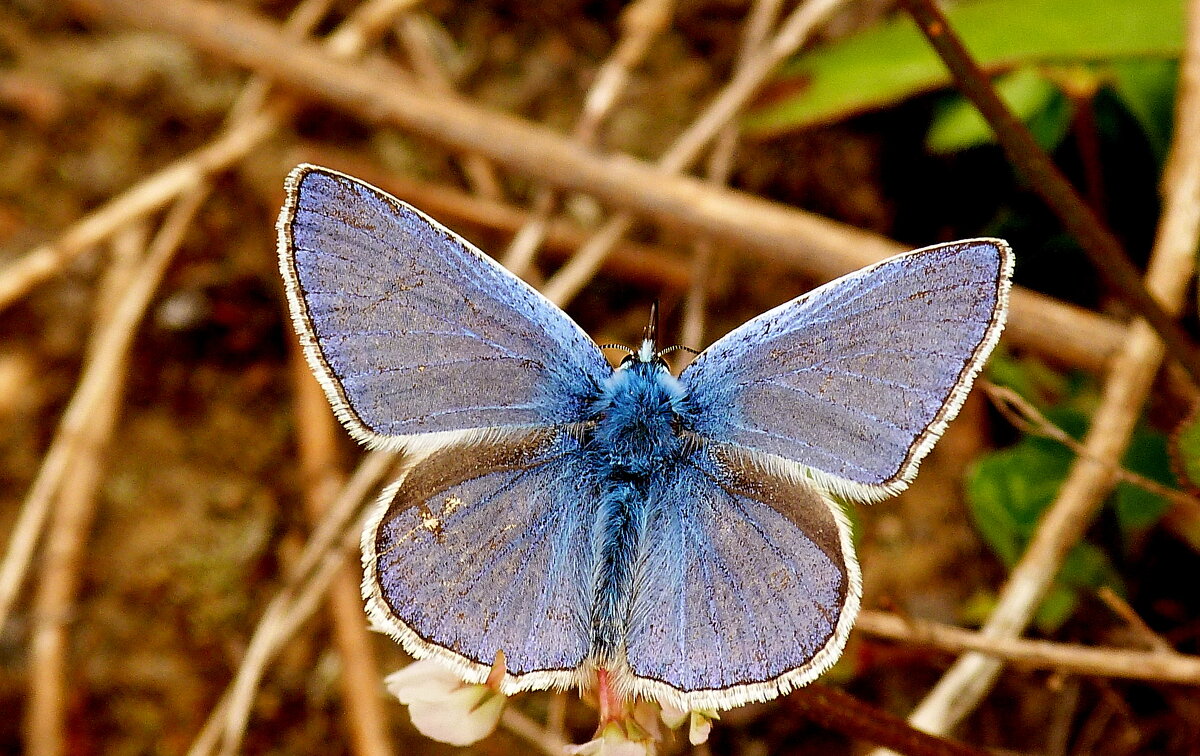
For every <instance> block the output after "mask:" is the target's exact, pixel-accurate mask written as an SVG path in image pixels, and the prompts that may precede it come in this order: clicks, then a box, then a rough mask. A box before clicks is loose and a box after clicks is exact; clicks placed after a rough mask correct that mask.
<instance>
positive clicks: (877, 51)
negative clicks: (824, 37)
mask: <svg viewBox="0 0 1200 756" xmlns="http://www.w3.org/2000/svg"><path fill="white" fill-rule="evenodd" d="M947 16H948V18H949V20H950V23H951V24H952V25H953V27H954V29H955V30H956V31H957V32H958V33H959V34H960V35H961V36H962V37H963V39H964V41H965V43H966V45H967V48H968V49H969V50H970V51H971V53H972V55H973V56H974V58H975V59H976V60H977V61H978V62H979V63H980V64H981V65H982V66H983V67H984V68H985V69H986V70H987V71H988V72H990V73H1001V72H1003V71H1008V70H1011V69H1014V68H1018V67H1020V66H1023V65H1028V64H1037V63H1047V62H1052V63H1071V62H1079V61H1093V62H1095V61H1101V62H1113V61H1118V60H1128V59H1146V58H1158V59H1166V58H1177V57H1178V56H1179V54H1180V51H1181V50H1182V48H1183V4H1182V2H1181V0H1136V2H1134V1H1133V0H979V1H978V2H968V3H963V4H961V5H955V6H954V7H952V8H950V9H949V11H948V12H947ZM1135 76H1136V74H1135ZM949 82H950V78H949V74H948V73H947V72H946V69H945V66H944V65H943V64H942V62H941V60H940V59H939V58H938V57H937V56H936V55H935V54H934V53H933V51H932V50H931V49H930V47H929V44H928V42H927V41H926V40H925V38H924V36H922V35H921V34H920V32H919V31H918V30H917V28H916V26H915V25H914V24H913V23H912V21H911V20H909V18H908V17H907V16H898V17H896V18H895V19H893V20H892V21H891V22H890V23H886V24H883V25H881V26H878V27H875V28H873V29H869V30H867V31H864V32H862V33H861V34H858V35H855V36H853V37H850V38H847V39H845V40H842V41H840V42H837V43H834V44H831V45H826V46H825V47H822V48H820V49H817V50H814V51H812V52H810V53H807V54H805V55H802V56H800V57H799V58H797V59H796V60H795V61H794V62H793V63H791V64H789V65H788V66H787V67H786V69H785V70H784V72H783V74H782V75H781V76H780V78H779V79H778V80H777V81H776V82H775V84H774V86H773V87H772V90H773V94H774V97H773V98H771V97H770V95H768V99H770V100H771V101H769V102H767V101H764V102H763V103H762V104H760V105H759V106H757V107H756V108H754V109H753V110H752V111H751V112H750V113H749V115H748V117H747V119H746V122H745V124H744V126H745V129H746V131H747V132H748V133H750V134H752V135H756V136H762V135H766V134H772V133H779V132H782V131H787V130H791V129H798V128H803V127H806V126H811V125H813V124H819V123H831V122H834V121H838V120H841V119H843V118H846V117H848V116H851V115H854V114H857V113H862V112H865V111H868V110H874V109H878V108H880V107H883V106H886V105H891V104H893V103H897V102H900V101H901V100H904V99H907V98H909V97H912V96H913V95H915V94H919V93H922V92H929V91H933V90H935V89H939V88H942V87H944V86H946V85H947V84H949ZM1136 98H1137V95H1133V96H1132V99H1136Z"/></svg>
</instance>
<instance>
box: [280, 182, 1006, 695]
mask: <svg viewBox="0 0 1200 756" xmlns="http://www.w3.org/2000/svg"><path fill="white" fill-rule="evenodd" d="M278 228H279V259H280V267H281V269H282V272H283V277H284V281H285V282H286V288H287V296H288V302H289V304H290V307H291V312H292V316H293V319H294V321H295V327H296V331H297V333H298V334H299V337H300V340H301V341H302V342H303V345H304V351H305V354H306V355H307V357H308V361H309V364H310V365H311V367H312V369H313V372H314V373H315V374H316V375H317V377H318V378H319V379H320V381H321V384H322V386H324V389H325V392H326V394H327V395H328V397H329V401H330V403H331V404H332V405H333V408H334V410H335V411H336V412H337V415H338V417H339V418H340V419H341V421H342V422H343V423H344V424H345V426H346V427H347V428H348V429H349V431H350V433H351V434H352V435H353V436H354V437H355V438H356V439H358V440H359V441H361V442H363V443H365V444H367V445H368V446H371V447H373V448H380V449H390V450H395V451H403V452H404V453H405V455H406V460H407V466H406V469H405V472H404V473H403V476H402V477H401V479H400V480H399V481H397V482H396V483H394V484H393V485H391V486H389V487H388V488H387V489H386V490H385V491H384V493H383V495H382V497H381V498H380V500H379V503H378V505H377V508H376V510H375V512H374V514H373V516H372V517H371V518H370V521H369V524H368V527H367V529H366V532H365V534H364V536H363V541H362V546H363V565H364V568H365V578H364V582H363V594H364V597H365V599H366V602H367V607H368V611H369V613H370V615H371V617H372V618H373V619H374V620H375V622H376V623H377V624H378V625H379V626H381V627H383V628H386V630H387V631H388V632H389V633H390V634H391V635H392V636H393V637H395V638H396V639H397V640H398V641H399V642H400V643H401V644H402V645H403V646H404V648H405V649H407V650H408V651H409V652H410V653H411V654H412V655H414V656H416V657H435V658H437V659H440V660H442V661H444V662H446V663H448V664H449V665H450V666H451V667H452V668H454V669H455V670H456V671H457V672H458V673H459V674H460V675H461V676H462V677H463V679H465V680H467V681H470V682H482V681H483V680H484V679H486V678H487V676H488V673H489V671H490V670H491V666H492V664H493V660H495V659H496V658H497V652H498V651H502V652H503V654H504V656H505V658H506V660H507V667H506V671H505V674H504V677H503V680H502V683H501V689H502V690H503V692H505V693H514V692H516V691H520V690H529V689H541V688H549V687H556V688H566V687H571V686H578V687H580V688H588V687H591V686H592V685H593V684H594V681H595V680H596V677H597V675H598V672H599V671H600V670H603V671H604V673H605V675H606V679H608V680H611V681H612V685H613V686H614V688H615V689H617V690H618V691H620V693H622V694H624V695H626V696H639V697H645V698H649V699H654V700H657V701H660V702H662V703H665V704H670V705H672V706H674V707H675V708H677V709H682V710H696V709H727V708H730V707H733V706H738V705H741V704H744V703H747V702H749V701H762V700H767V699H770V698H774V697H775V696H778V695H780V694H783V693H786V692H788V691H789V690H791V689H792V688H795V687H797V686H800V685H804V684H805V683H807V682H809V681H810V680H812V679H813V678H815V677H817V676H818V675H819V674H821V672H823V671H824V670H825V669H827V668H828V667H829V666H830V665H831V664H833V663H834V661H836V660H837V658H838V656H839V655H840V654H841V652H842V648H843V647H844V645H845V643H846V637H847V635H848V634H849V632H850V627H851V625H852V623H853V621H854V617H855V615H856V614H857V612H858V607H859V598H860V594H861V586H860V577H859V567H858V562H857V560H856V558H855V556H854V549H853V545H852V542H851V537H850V529H849V526H848V523H847V520H846V517H845V515H844V514H843V512H842V509H841V507H840V505H839V504H838V503H837V499H838V498H844V499H853V500H860V501H862V500H865V501H870V500H878V499H880V498H883V497H885V496H888V495H891V494H895V493H897V492H899V491H901V490H903V489H904V488H905V487H906V486H907V485H908V483H909V481H910V480H912V478H913V476H914V475H915V474H916V471H917V466H918V464H920V462H921V459H922V458H923V457H924V456H925V455H926V454H927V453H928V452H929V450H930V448H931V447H932V446H933V444H934V442H935V441H936V440H937V439H938V437H939V436H940V435H941V433H942V431H943V430H944V429H945V427H946V424H947V423H948V422H950V420H951V419H952V418H953V417H954V415H955V414H956V413H957V412H958V409H959V407H960V406H961V405H962V403H963V400H964V398H965V397H966V394H967V391H968V390H969V389H970V386H971V383H972V381H973V380H974V378H975V376H976V374H978V372H979V370H980V368H981V366H982V365H983V362H984V361H985V360H986V359H987V356H988V354H989V353H990V352H991V351H992V347H994V346H995V344H996V341H997V339H998V338H999V336H1000V331H1001V329H1002V328H1003V326H1004V320H1005V315H1006V312H1007V300H1008V291H1009V286H1010V276H1011V270H1012V255H1011V252H1010V250H1009V248H1008V246H1007V244H1005V243H1004V242H1003V241H1000V240H998V239H973V240H969V241H961V242H955V243H952V244H942V245H938V246H934V247H927V248H925V249H920V250H917V251H915V252H909V253H907V254H903V255H897V256H895V257H892V258H890V259H887V260H884V261H883V262H880V263H878V264H877V265H873V266H871V267H869V268H865V269H863V270H860V271H858V272H857V273H853V274H851V275H848V276H845V277H844V278H840V279H838V280H836V281H833V282H832V283H829V284H826V285H825V286H822V287H820V288H818V289H815V290H814V291H811V292H809V293H808V294H805V295H803V296H800V297H798V298H796V299H793V300H792V301H790V302H787V303H786V304H783V305H780V306H779V307H776V308H775V309H773V310H771V311H769V312H766V313H764V314H762V315H760V316H758V317H757V318H754V319H753V320H751V321H749V322H748V323H746V324H744V325H742V326H741V327H739V328H737V329H736V330H734V331H733V332H732V333H730V334H728V335H727V336H725V337H724V338H722V339H720V340H719V341H717V342H716V343H715V344H713V345H712V346H710V347H708V349H706V350H704V351H703V352H702V353H701V354H700V355H699V356H698V357H696V359H695V360H694V361H693V362H692V363H691V364H690V365H689V366H688V367H687V368H686V369H685V370H683V372H682V373H681V374H680V375H679V376H678V377H676V376H674V375H672V374H671V371H670V370H669V368H668V366H667V364H666V362H665V361H664V360H663V358H662V354H661V352H660V351H658V346H657V345H656V344H655V342H654V334H653V333H648V334H647V338H646V339H645V340H644V341H643V342H642V344H641V345H640V348H638V349H637V350H630V351H631V354H629V355H628V356H627V357H626V358H625V359H624V360H623V361H622V363H621V364H620V366H619V367H618V368H616V369H613V368H612V367H611V366H610V365H609V363H608V361H607V360H606V359H605V358H604V356H603V355H602V354H601V352H600V348H599V347H597V345H596V344H595V343H594V342H593V341H592V340H591V339H590V338H589V337H588V336H587V334H585V333H584V332H583V330H582V329H581V328H580V327H579V326H578V325H576V324H575V322H574V321H572V320H571V319H570V318H569V317H568V316H567V315H566V314H565V313H564V312H562V311H561V310H560V309H558V308H557V307H555V306H554V305H553V304H551V303H550V302H549V301H548V300H546V299H545V298H544V297H542V295H541V294H539V293H538V292H537V291H535V290H534V289H533V288H531V287H529V286H528V285H526V284H525V283H524V282H522V281H521V280H520V279H518V278H516V277H515V276H513V275H512V274H510V273H509V272H508V271H506V270H505V269H504V268H502V267H501V266H500V265H498V264H497V263H495V262H494V261H493V260H491V259H490V258H488V257H487V256H485V255H483V254H482V253H481V252H479V251H478V250H477V249H475V248H474V247H473V246H471V245H470V244H469V243H468V242H466V241H465V240H463V239H462V238H461V237H459V236H458V235H457V234H455V233H453V232H452V231H449V230H447V229H446V228H444V227H443V226H441V225H440V224H438V223H437V222H436V221H434V220H432V219H431V218H429V217H427V216H426V215H424V214H423V213H421V212H420V211H419V210H416V209H415V208H413V207H411V206H409V205H407V204H405V203H403V202H401V201H399V200H397V199H395V198H394V197H391V196H389V195H388V194H386V193H384V192H382V191H380V190H379V189H376V188H375V187H372V186H370V185H368V184H366V183H363V182H361V181H358V180H357V179H354V178H351V177H349V176H346V175H344V174H341V173H337V172H335V171H332V170H328V169H325V168H319V167H316V166H311V165H301V166H299V167H297V168H296V169H295V170H294V171H292V173H291V175H290V176H289V177H288V180H287V202H286V204H285V206H284V208H283V212H282V214H281V216H280V219H279V227H278Z"/></svg>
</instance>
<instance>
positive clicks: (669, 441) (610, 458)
mask: <svg viewBox="0 0 1200 756" xmlns="http://www.w3.org/2000/svg"><path fill="white" fill-rule="evenodd" d="M685 396H686V392H685V391H684V388H683V386H682V385H681V384H680V383H679V381H678V380H677V379H676V378H675V377H674V376H673V375H671V373H670V371H669V370H668V369H667V367H666V365H665V364H664V363H663V362H662V361H661V360H656V361H655V362H641V361H639V360H630V361H629V362H627V363H625V365H623V366H622V367H620V368H617V369H616V370H614V371H613V373H612V375H611V376H609V378H608V380H607V381H605V383H604V385H603V387H602V389H601V394H600V397H599V399H597V400H596V402H594V403H593V405H592V410H593V414H592V420H593V423H594V424H593V425H592V429H591V434H590V438H589V444H588V445H589V447H590V448H591V449H592V450H593V453H595V454H596V455H597V456H598V457H601V459H598V460H597V461H598V462H600V463H601V464H602V465H604V466H605V467H610V468H611V470H612V471H613V472H614V473H620V474H622V475H630V476H634V477H640V476H644V475H649V474H651V473H653V472H655V471H657V470H658V469H660V468H661V467H662V465H664V464H670V463H671V462H672V461H673V460H675V459H677V458H678V456H679V454H680V451H681V448H682V445H683V443H682V440H681V437H680V431H681V430H682V429H683V427H684V426H685V425H686V424H687V417H686V415H687V412H686V409H685V408H686V402H685V401H684V400H685Z"/></svg>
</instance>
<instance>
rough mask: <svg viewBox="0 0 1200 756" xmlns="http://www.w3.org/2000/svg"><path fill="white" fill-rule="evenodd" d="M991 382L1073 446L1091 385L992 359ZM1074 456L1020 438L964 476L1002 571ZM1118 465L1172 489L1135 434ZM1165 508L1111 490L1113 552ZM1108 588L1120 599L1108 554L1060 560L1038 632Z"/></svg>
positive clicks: (1151, 442)
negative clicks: (1117, 542)
mask: <svg viewBox="0 0 1200 756" xmlns="http://www.w3.org/2000/svg"><path fill="white" fill-rule="evenodd" d="M990 375H991V378H992V380H993V381H994V382H996V383H1000V384H1003V385H1007V386H1008V387H1009V388H1011V389H1013V390H1014V391H1017V392H1018V393H1020V394H1021V395H1022V396H1023V397H1025V399H1026V400H1028V401H1030V402H1032V403H1033V404H1035V405H1041V406H1039V410H1040V411H1041V412H1042V413H1043V414H1044V415H1045V417H1046V418H1047V419H1048V420H1049V421H1050V422H1052V423H1054V424H1055V425H1056V426H1058V427H1059V428H1060V429H1062V430H1063V431H1065V432H1066V433H1068V434H1069V435H1070V436H1072V437H1074V438H1076V439H1079V438H1081V437H1082V436H1083V433H1084V431H1085V430H1086V428H1087V423H1088V418H1089V417H1090V415H1091V411H1092V409H1093V408H1094V405H1095V403H1096V393H1095V385H1094V383H1093V382H1092V381H1091V380H1090V379H1087V378H1084V377H1082V376H1068V377H1063V376H1059V375H1056V374H1055V373H1053V372H1052V371H1048V370H1047V369H1046V368H1045V367H1044V366H1043V365H1041V364H1039V363H1029V367H1026V364H1025V363H1022V362H1019V361H1017V360H1014V359H1013V358H1011V357H1009V356H1007V355H1003V354H1001V355H997V357H996V358H994V367H993V369H992V370H991V373H990ZM1075 459H1076V454H1075V452H1073V451H1072V450H1071V449H1068V448H1067V447H1066V446H1064V445H1063V444H1061V443H1059V442H1057V441H1054V440H1051V439H1048V438H1042V437H1039V436H1033V435H1025V436H1023V437H1022V438H1021V439H1020V440H1019V441H1018V442H1017V443H1015V444H1013V445H1012V446H1010V447H1008V448H1006V449H1001V450H999V451H996V452H992V453H990V454H987V455H984V456H983V457H981V458H980V459H979V460H978V461H977V462H976V463H975V465H974V466H973V467H972V468H971V470H970V472H969V473H968V476H967V486H966V497H967V503H968V506H969V508H970V512H971V516H972V518H973V519H974V521H975V525H976V527H977V528H978V530H979V533H980V535H981V536H982V537H983V540H984V542H985V543H987V545H988V547H989V548H991V550H992V551H993V552H994V553H995V554H996V556H997V557H998V558H999V559H1000V561H1001V562H1003V563H1004V565H1005V566H1006V567H1010V568H1011V567H1012V566H1013V565H1014V564H1016V562H1017V560H1018V559H1019V558H1020V556H1021V554H1022V553H1023V552H1024V550H1025V548H1026V546H1027V545H1028V543H1029V540H1030V538H1031V537H1032V535H1033V533H1034V530H1035V529H1036V527H1037V524H1038V522H1039V521H1040V520H1041V517H1042V515H1043V514H1044V513H1045V511H1046V509H1047V508H1048V507H1049V506H1050V505H1051V503H1052V502H1053V501H1054V499H1055V497H1056V496H1057V495H1058V494H1059V491H1060V490H1061V488H1062V484H1063V482H1064V481H1065V480H1066V478H1067V475H1068V473H1069V471H1070V468H1071V465H1072V464H1073V463H1074V461H1075ZM1123 465H1124V466H1125V467H1126V468H1127V469H1129V470H1131V471H1133V472H1136V473H1138V474H1140V475H1143V476H1145V477H1147V478H1150V479H1151V480H1154V481H1156V482H1159V483H1162V484H1164V485H1168V486H1173V485H1175V480H1174V476H1173V475H1172V473H1171V469H1170V464H1169V458H1168V455H1167V440H1166V437H1165V436H1164V435H1163V434H1162V433H1159V432H1157V431H1155V430H1152V429H1149V428H1145V427H1139V428H1138V429H1137V430H1136V431H1135V432H1134V434H1133V436H1132V439H1131V441H1130V444H1129V448H1128V449H1127V451H1126V454H1125V456H1124V460H1123ZM1168 504H1169V503H1168V502H1167V501H1166V500H1165V499H1164V498H1163V497H1161V496H1159V495H1157V494H1154V493H1151V492H1150V491H1147V490H1145V489H1144V488H1139V487H1137V486H1134V485H1132V484H1130V483H1125V482H1122V483H1120V484H1118V486H1117V487H1116V490H1115V491H1114V493H1113V495H1112V496H1111V497H1110V499H1109V503H1108V505H1109V506H1110V507H1111V512H1112V514H1113V516H1114V518H1115V521H1116V524H1117V526H1118V529H1119V530H1120V533H1121V537H1122V538H1121V540H1122V544H1121V547H1122V548H1124V550H1126V551H1127V552H1129V551H1132V550H1134V549H1136V545H1137V543H1138V539H1139V537H1140V536H1141V535H1142V534H1143V533H1145V532H1146V530H1147V529H1149V528H1150V527H1152V526H1153V525H1155V524H1156V523H1157V522H1158V521H1159V520H1160V519H1161V517H1162V515H1163V513H1164V512H1165V511H1166V509H1167V506H1168ZM1100 586H1109V587H1111V588H1113V589H1114V590H1116V591H1118V592H1122V590H1123V587H1122V580H1121V577H1120V575H1119V573H1118V572H1117V569H1116V567H1115V566H1114V562H1113V559H1112V558H1111V557H1110V554H1109V552H1107V551H1105V550H1104V549H1103V548H1101V547H1100V546H1099V545H1097V544H1094V543H1091V542H1088V541H1084V542H1081V543H1079V544H1077V545H1076V546H1075V547H1074V548H1073V549H1072V550H1071V552H1070V553H1069V554H1068V556H1067V558H1066V560H1065V562H1064V564H1063V567H1062V569H1061V571H1060V572H1059V574H1058V576H1057V578H1056V580H1055V585H1054V588H1053V590H1052V591H1051V593H1050V594H1049V595H1048V596H1047V598H1046V599H1045V601H1043V604H1042V606H1041V607H1040V608H1039V610H1038V616H1037V623H1038V626H1039V627H1040V628H1041V629H1042V630H1043V631H1046V632H1049V631H1052V630H1054V629H1055V628H1057V627H1058V626H1059V625H1061V624H1062V623H1063V622H1064V621H1066V620H1067V619H1068V618H1069V617H1070V616H1071V613H1072V612H1073V611H1074V609H1075V607H1076V606H1077V604H1078V602H1079V597H1080V595H1081V593H1082V592H1085V591H1091V590H1094V589H1096V588H1098V587H1100Z"/></svg>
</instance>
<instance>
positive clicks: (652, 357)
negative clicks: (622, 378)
mask: <svg viewBox="0 0 1200 756" xmlns="http://www.w3.org/2000/svg"><path fill="white" fill-rule="evenodd" d="M600 348H601V349H623V350H625V351H626V352H628V354H627V355H626V356H625V358H624V359H623V360H621V364H620V365H618V366H617V369H618V370H626V369H629V368H631V367H634V366H639V365H642V366H649V367H650V370H651V372H657V371H659V370H661V371H664V372H667V373H669V372H671V366H670V365H668V364H667V361H666V360H664V359H663V355H664V354H670V353H671V352H674V351H678V350H683V351H685V352H691V353H692V354H699V352H697V351H696V350H695V349H692V348H690V347H685V346H681V345H678V344H677V345H675V346H670V347H667V348H666V349H659V348H658V302H657V301H655V302H653V303H652V304H651V305H650V322H649V324H647V325H646V330H645V331H643V332H642V344H641V346H640V347H638V348H637V349H630V348H629V347H627V346H625V345H623V344H604V345H603V346H601V347H600ZM643 369H644V368H643Z"/></svg>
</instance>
